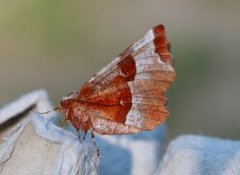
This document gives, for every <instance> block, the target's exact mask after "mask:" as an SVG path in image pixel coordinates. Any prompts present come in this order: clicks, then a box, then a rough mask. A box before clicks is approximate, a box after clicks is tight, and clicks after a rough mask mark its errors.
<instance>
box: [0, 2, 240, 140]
mask: <svg viewBox="0 0 240 175" xmlns="http://www.w3.org/2000/svg"><path fill="white" fill-rule="evenodd" d="M239 9H240V1H237V0H229V1H220V0H212V1H206V0H205V1H197V0H191V1H190V0H182V1H177V0H174V1H168V0H148V1H143V0H133V1H127V0H121V1H110V0H108V1H107V0H101V1H94V2H93V1H82V0H81V1H76V0H69V1H63V0H12V1H0V87H1V89H0V107H2V106H3V105H4V104H6V103H8V102H11V101H12V100H14V99H15V98H17V97H18V96H20V95H22V94H24V93H28V92H30V91H32V90H36V89H40V88H43V89H46V90H47V91H48V92H49V95H50V98H51V100H52V101H53V102H54V104H55V105H57V104H58V102H59V100H60V99H61V98H62V97H63V96H65V95H67V94H68V93H69V92H72V91H75V90H78V89H80V86H81V85H82V84H83V83H84V82H85V81H87V80H88V79H89V78H90V77H91V76H92V75H93V74H94V73H96V72H98V71H99V70H100V69H101V68H102V67H104V66H105V65H107V64H108V63H109V62H110V61H112V60H113V59H114V58H115V57H116V56H117V55H118V54H119V53H121V51H123V50H124V49H125V48H127V47H128V46H129V45H130V44H132V43H133V42H135V41H136V40H137V39H138V38H140V37H141V36H142V35H143V34H145V32H147V31H148V30H149V29H150V28H151V27H153V26H155V25H157V24H164V25H165V27H166V31H167V36H168V40H169V41H170V42H171V45H172V54H173V56H174V58H175V68H176V71H177V79H176V81H175V82H174V84H173V86H172V87H171V88H170V89H169V91H168V93H167V96H168V99H169V104H168V108H169V110H170V113H171V114H170V116H169V118H168V120H167V124H168V133H169V134H168V137H169V139H172V138H175V137H176V136H178V135H180V134H202V135H208V136H217V137H222V138H230V139H238V140H239V139H240V127H239V123H240V116H239V114H240V112H239V109H240V105H239V104H240V93H239V89H240V78H239V77H240V68H239V65H240V59H239V55H240V21H239V17H240V10H239Z"/></svg>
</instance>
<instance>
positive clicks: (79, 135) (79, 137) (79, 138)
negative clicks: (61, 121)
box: [78, 131, 82, 143]
mask: <svg viewBox="0 0 240 175" xmlns="http://www.w3.org/2000/svg"><path fill="white" fill-rule="evenodd" d="M78 140H79V142H80V143H82V139H81V134H80V131H78Z"/></svg>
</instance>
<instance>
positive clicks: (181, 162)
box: [156, 135, 240, 175]
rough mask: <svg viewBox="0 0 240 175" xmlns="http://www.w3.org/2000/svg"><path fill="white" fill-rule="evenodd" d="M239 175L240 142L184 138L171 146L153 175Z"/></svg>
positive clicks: (201, 137) (188, 136) (175, 141)
mask: <svg viewBox="0 0 240 175" xmlns="http://www.w3.org/2000/svg"><path fill="white" fill-rule="evenodd" d="M183 174H184V175H206V174H207V175H239V174H240V142H239V141H231V140H223V139H218V138H211V137H203V136H193V135H185V136H180V137H178V138H177V139H175V140H174V141H172V142H171V143H170V145H169V146H168V148H167V152H166V153H165V155H164V157H163V159H162V161H161V163H160V167H159V169H158V171H157V173H156V175H183Z"/></svg>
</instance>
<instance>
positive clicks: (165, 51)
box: [78, 25, 175, 134]
mask: <svg viewBox="0 0 240 175" xmlns="http://www.w3.org/2000/svg"><path fill="white" fill-rule="evenodd" d="M172 63H173V60H172V56H171V53H170V52H169V43H168V42H167V39H166V36H165V31H164V26H163V25H158V26H156V27H154V28H152V29H151V30H150V31H149V32H147V33H146V34H145V35H144V37H143V38H141V39H140V40H139V41H137V42H136V43H135V44H133V45H131V46H130V47H129V48H128V49H126V50H125V51H124V52H123V53H122V54H120V55H119V56H118V57H117V58H116V59H115V60H114V61H113V62H112V63H110V64H109V65H108V66H106V67H105V68H103V69H102V70H101V71H100V72H99V73H97V74H96V75H95V76H94V77H92V78H91V79H90V80H89V81H88V82H87V83H85V84H84V85H83V87H82V88H81V90H80V94H79V96H78V99H79V100H82V101H85V102H87V103H88V104H89V105H88V109H87V110H92V111H95V113H96V117H100V118H102V120H106V122H107V121H111V122H118V123H121V124H124V125H125V126H130V127H134V128H136V129H140V130H151V129H153V128H154V127H156V126H157V125H159V124H160V123H162V122H164V120H165V118H166V117H167V115H168V111H167V110H166V108H165V103H166V98H165V96H164V93H165V92H166V90H167V88H168V87H169V86H170V85H171V84H172V82H173V80H174V78H175V71H174V68H173V65H172ZM125 132H126V131H125ZM111 134H120V133H118V132H117V133H114V132H113V133H111Z"/></svg>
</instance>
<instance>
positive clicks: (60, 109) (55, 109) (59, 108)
mask: <svg viewBox="0 0 240 175" xmlns="http://www.w3.org/2000/svg"><path fill="white" fill-rule="evenodd" d="M53 111H62V108H61V107H60V106H57V107H55V108H53V109H52V110H49V111H46V112H36V111H32V112H34V113H36V114H48V113H50V112H53Z"/></svg>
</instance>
